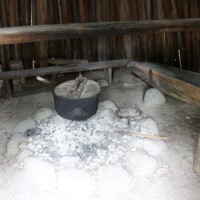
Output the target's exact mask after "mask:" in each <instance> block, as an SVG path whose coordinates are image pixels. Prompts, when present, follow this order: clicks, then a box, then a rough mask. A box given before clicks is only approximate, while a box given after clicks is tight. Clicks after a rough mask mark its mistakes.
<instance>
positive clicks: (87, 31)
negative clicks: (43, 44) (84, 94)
mask: <svg viewBox="0 0 200 200" xmlns="http://www.w3.org/2000/svg"><path fill="white" fill-rule="evenodd" d="M199 28H200V18H193V19H192V18H190V19H173V20H145V21H124V22H98V23H73V24H53V25H34V26H20V27H9V28H1V31H0V44H1V45H5V44H16V43H27V42H38V41H42V40H59V39H66V38H86V37H97V36H105V35H125V34H131V33H157V32H174V31H187V30H188V31H192V30H198V29H199Z"/></svg>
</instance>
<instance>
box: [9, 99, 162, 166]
mask: <svg viewBox="0 0 200 200" xmlns="http://www.w3.org/2000/svg"><path fill="white" fill-rule="evenodd" d="M131 132H137V133H138V132H145V133H147V134H149V135H151V134H154V135H159V131H158V128H157V125H156V123H155V122H154V121H153V120H152V119H150V118H144V117H143V116H142V113H141V112H139V110H138V109H136V108H134V107H130V108H124V109H118V108H117V107H116V106H115V105H114V104H113V103H112V102H111V101H104V102H101V103H100V104H99V108H98V111H97V113H96V115H94V116H93V117H91V118H89V119H88V120H85V121H72V120H67V119H63V118H62V117H60V116H59V115H57V114H56V113H55V112H53V111H52V110H51V109H48V108H42V109H40V110H38V111H36V112H35V113H34V114H33V115H32V116H30V118H28V119H26V120H25V121H22V122H21V123H20V124H19V125H18V126H17V127H16V129H15V130H14V133H13V137H12V138H11V140H10V141H9V143H8V145H7V156H8V158H9V159H10V163H11V165H13V164H14V165H16V166H18V164H20V166H21V165H22V163H23V162H24V160H25V159H26V158H27V157H30V156H34V157H38V158H41V159H42V160H47V161H49V162H51V163H53V164H54V165H55V166H59V167H78V168H85V169H97V168H98V167H100V166H102V165H108V164H114V163H117V162H120V163H121V164H122V165H125V164H126V162H127V155H129V154H131V152H135V151H136V150H142V151H145V152H146V153H147V154H148V155H149V156H158V155H159V154H160V153H161V152H162V151H163V150H164V149H165V147H166V145H165V142H164V141H158V140H152V139H147V138H141V137H135V136H130V135H127V134H126V133H131Z"/></svg>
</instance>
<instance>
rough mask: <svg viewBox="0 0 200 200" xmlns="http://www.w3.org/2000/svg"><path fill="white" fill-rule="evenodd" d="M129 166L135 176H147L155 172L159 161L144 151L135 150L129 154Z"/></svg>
mask: <svg viewBox="0 0 200 200" xmlns="http://www.w3.org/2000/svg"><path fill="white" fill-rule="evenodd" d="M126 158H127V161H128V163H127V164H128V167H129V168H130V169H131V171H132V172H133V173H134V175H135V176H147V175H150V174H152V173H153V172H155V170H156V168H157V161H156V159H155V158H153V157H151V156H150V155H148V154H147V153H145V152H143V151H135V152H132V153H130V154H129V155H127V157H126Z"/></svg>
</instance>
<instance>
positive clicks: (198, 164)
mask: <svg viewBox="0 0 200 200" xmlns="http://www.w3.org/2000/svg"><path fill="white" fill-rule="evenodd" d="M194 171H195V173H196V174H197V175H199V176H200V135H199V139H198V145H197V150H196V155H195V161H194Z"/></svg>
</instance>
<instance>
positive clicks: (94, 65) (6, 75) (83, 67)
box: [0, 59, 131, 80]
mask: <svg viewBox="0 0 200 200" xmlns="http://www.w3.org/2000/svg"><path fill="white" fill-rule="evenodd" d="M130 61H131V59H120V60H109V61H101V62H90V63H85V64H77V65H76V66H74V65H63V66H52V67H43V68H35V69H25V70H15V71H4V72H0V80H6V79H13V78H21V77H31V76H44V75H50V74H62V73H70V72H79V71H88V70H98V69H107V68H117V67H125V66H126V64H127V63H129V62H130Z"/></svg>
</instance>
